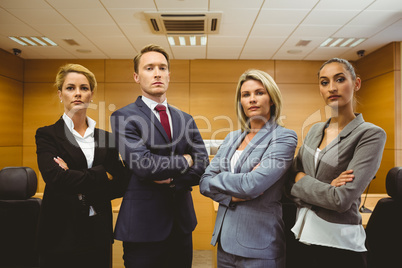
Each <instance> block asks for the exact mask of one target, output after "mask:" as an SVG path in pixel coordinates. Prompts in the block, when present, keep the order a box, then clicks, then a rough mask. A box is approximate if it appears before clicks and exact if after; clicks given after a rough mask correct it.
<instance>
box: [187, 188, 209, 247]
mask: <svg viewBox="0 0 402 268" xmlns="http://www.w3.org/2000/svg"><path fill="white" fill-rule="evenodd" d="M191 195H192V197H193V201H194V209H195V214H196V215H197V219H198V222H199V223H198V225H197V227H196V228H195V230H194V232H193V246H194V249H195V250H212V249H213V248H214V247H213V246H212V245H211V238H212V232H213V230H214V226H215V221H214V219H215V218H214V217H215V211H214V209H213V202H212V199H210V198H208V197H205V196H203V195H202V194H201V193H200V188H199V187H198V186H194V187H193V191H192V192H191Z"/></svg>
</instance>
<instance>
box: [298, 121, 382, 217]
mask: <svg viewBox="0 0 402 268" xmlns="http://www.w3.org/2000/svg"><path fill="white" fill-rule="evenodd" d="M356 115H357V116H356V118H355V119H354V120H353V121H351V122H350V123H349V124H348V125H347V126H346V127H345V128H344V129H343V130H342V131H341V133H340V134H339V135H338V137H337V138H336V139H334V140H333V141H332V142H331V143H330V144H328V145H327V146H326V147H325V148H324V149H323V150H322V151H321V152H320V154H319V156H318V162H317V167H315V165H314V154H315V152H316V149H317V147H318V146H319V144H320V143H321V140H322V138H323V133H324V129H325V127H326V125H327V124H329V121H330V120H328V121H327V122H326V123H318V124H315V125H314V126H312V127H311V129H310V131H309V132H308V133H307V136H306V139H305V140H304V144H303V145H302V147H301V148H300V150H299V152H298V154H297V156H296V158H295V161H294V165H293V167H294V171H295V172H299V171H302V172H304V173H306V174H307V175H306V176H304V177H303V178H302V179H301V180H299V181H298V182H297V183H295V184H294V185H293V186H292V188H291V194H292V196H294V197H296V198H297V199H298V200H299V201H301V202H299V204H301V205H302V206H307V207H312V209H313V210H314V211H315V212H316V214H317V215H318V216H319V217H321V218H322V219H324V220H326V221H329V222H333V223H343V224H361V215H360V213H359V211H358V209H359V206H360V196H361V194H362V193H363V192H364V189H365V188H366V187H367V186H368V184H369V183H370V181H371V180H372V179H373V177H374V176H375V174H376V172H377V170H378V168H379V167H380V164H381V158H382V153H383V150H384V145H385V140H386V133H385V131H384V130H382V129H381V128H379V127H377V126H375V125H373V124H371V123H367V122H365V121H364V119H363V116H362V115H361V114H356ZM349 169H352V170H353V174H354V175H355V177H354V179H353V181H352V182H349V183H346V185H343V186H340V187H334V186H331V184H330V183H331V181H332V180H334V179H335V178H337V177H338V176H339V174H341V173H342V172H343V171H345V170H349Z"/></svg>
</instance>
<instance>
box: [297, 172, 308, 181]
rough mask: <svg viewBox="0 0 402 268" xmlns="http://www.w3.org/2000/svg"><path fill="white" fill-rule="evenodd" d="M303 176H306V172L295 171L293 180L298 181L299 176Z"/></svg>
mask: <svg viewBox="0 0 402 268" xmlns="http://www.w3.org/2000/svg"><path fill="white" fill-rule="evenodd" d="M304 176H306V173H304V172H299V173H297V174H296V177H295V182H298V181H299V180H300V179H301V178H303V177H304Z"/></svg>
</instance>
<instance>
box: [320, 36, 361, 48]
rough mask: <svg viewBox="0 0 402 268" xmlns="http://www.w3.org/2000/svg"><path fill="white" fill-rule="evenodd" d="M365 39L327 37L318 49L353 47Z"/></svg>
mask: <svg viewBox="0 0 402 268" xmlns="http://www.w3.org/2000/svg"><path fill="white" fill-rule="evenodd" d="M365 40H366V38H355V37H347V38H346V37H329V38H328V39H327V40H325V41H324V42H322V44H321V45H320V47H355V46H357V45H358V44H360V43H362V42H363V41H365Z"/></svg>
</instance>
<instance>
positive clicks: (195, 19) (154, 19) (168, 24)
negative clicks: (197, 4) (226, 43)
mask: <svg viewBox="0 0 402 268" xmlns="http://www.w3.org/2000/svg"><path fill="white" fill-rule="evenodd" d="M144 14H145V17H146V19H147V21H148V23H149V25H150V27H151V30H152V32H153V33H155V34H216V33H218V32H219V24H220V20H221V17H222V13H220V12H202V13H200V12H198V13H196V12H192V13H191V12H185V13H179V12H171V13H168V12H144Z"/></svg>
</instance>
